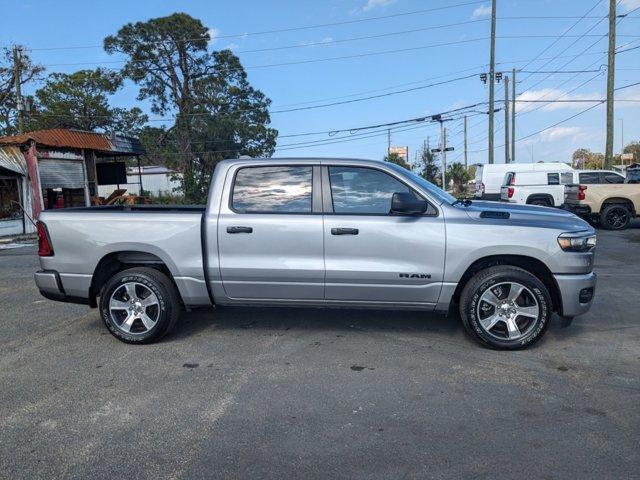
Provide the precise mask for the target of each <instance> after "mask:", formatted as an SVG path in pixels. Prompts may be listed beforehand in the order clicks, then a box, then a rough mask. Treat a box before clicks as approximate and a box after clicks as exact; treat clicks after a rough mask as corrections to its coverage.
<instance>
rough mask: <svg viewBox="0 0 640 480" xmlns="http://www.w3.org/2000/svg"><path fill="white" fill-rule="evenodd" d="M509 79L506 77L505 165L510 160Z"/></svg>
mask: <svg viewBox="0 0 640 480" xmlns="http://www.w3.org/2000/svg"><path fill="white" fill-rule="evenodd" d="M510 146H511V145H509V77H507V76H506V75H505V76H504V163H510V162H511V160H510V159H509V148H510Z"/></svg>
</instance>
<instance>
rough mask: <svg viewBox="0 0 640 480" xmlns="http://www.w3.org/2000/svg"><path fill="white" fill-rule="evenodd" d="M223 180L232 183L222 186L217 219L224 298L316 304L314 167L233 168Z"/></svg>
mask: <svg viewBox="0 0 640 480" xmlns="http://www.w3.org/2000/svg"><path fill="white" fill-rule="evenodd" d="M228 175H230V176H231V178H232V181H231V182H226V185H225V193H224V194H223V197H222V198H223V202H222V203H223V204H222V205H221V206H220V215H219V217H218V248H219V262H220V275H221V278H222V285H223V288H224V291H225V293H226V295H227V296H228V297H229V298H231V299H265V300H268V299H275V300H293V301H300V300H322V299H323V298H324V256H323V255H324V252H323V228H322V214H321V211H320V210H321V196H320V195H321V192H320V187H319V185H320V183H319V182H320V178H319V175H320V167H319V166H314V165H313V164H310V163H300V164H296V163H292V164H283V163H278V164H274V165H256V166H239V167H232V168H231V169H230V171H229V173H228ZM316 184H317V185H318V187H317V188H316V187H315V185H316ZM224 199H226V200H227V202H225V201H224Z"/></svg>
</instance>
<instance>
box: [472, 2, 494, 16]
mask: <svg viewBox="0 0 640 480" xmlns="http://www.w3.org/2000/svg"><path fill="white" fill-rule="evenodd" d="M489 15H491V6H490V5H487V6H484V5H480V6H479V7H478V8H476V9H475V10H474V11H473V15H471V16H472V17H473V18H479V17H488V16H489Z"/></svg>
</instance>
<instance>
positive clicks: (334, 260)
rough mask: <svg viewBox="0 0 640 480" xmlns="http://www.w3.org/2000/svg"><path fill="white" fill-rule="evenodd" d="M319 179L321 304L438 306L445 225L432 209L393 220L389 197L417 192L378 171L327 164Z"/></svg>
mask: <svg viewBox="0 0 640 480" xmlns="http://www.w3.org/2000/svg"><path fill="white" fill-rule="evenodd" d="M322 179H323V195H324V207H325V215H324V218H325V221H324V242H325V265H326V280H325V282H326V283H325V298H326V299H327V300H329V301H355V302H365V303H373V302H381V303H391V304H396V303H397V304H435V303H437V301H438V297H439V295H440V289H441V285H442V279H443V272H444V256H445V228H444V219H443V217H442V215H441V214H439V212H438V209H437V208H436V207H435V206H433V205H430V206H429V209H428V210H427V212H425V213H424V214H421V215H393V214H391V213H390V209H391V197H392V196H393V194H394V192H409V193H413V194H414V195H418V194H417V193H416V192H415V191H414V190H413V189H412V188H411V187H409V186H408V185H406V184H405V183H404V182H402V181H401V180H400V179H398V178H397V177H395V176H393V175H392V174H391V173H389V172H386V171H383V170H382V169H376V168H370V167H354V166H342V165H335V166H328V167H323V177H322ZM327 184H328V185H329V188H327V187H326V186H327ZM327 197H330V198H329V199H327Z"/></svg>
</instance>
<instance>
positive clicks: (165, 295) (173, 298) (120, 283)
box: [100, 267, 180, 343]
mask: <svg viewBox="0 0 640 480" xmlns="http://www.w3.org/2000/svg"><path fill="white" fill-rule="evenodd" d="M132 283H133V284H134V285H137V287H134V288H137V289H138V290H140V289H142V290H144V291H147V290H148V291H150V292H152V293H153V294H155V296H156V298H157V302H156V303H155V304H154V306H153V307H147V308H149V309H152V310H151V311H147V310H146V308H145V313H147V312H148V313H149V314H151V315H154V317H155V318H156V321H155V325H154V326H153V327H152V328H149V329H148V330H146V331H138V332H136V331H135V330H134V328H133V327H131V328H130V330H133V331H131V332H126V331H123V329H122V328H121V327H120V326H119V325H118V323H117V321H116V320H115V319H114V316H115V315H117V313H113V314H112V312H114V311H113V310H111V309H110V301H111V299H112V295H114V293H115V292H116V291H117V292H121V291H122V289H123V288H125V287H124V286H125V285H126V284H129V285H130V284H132ZM155 305H157V306H155ZM156 309H157V310H156ZM116 312H117V311H116ZM124 314H125V315H127V312H126V311H124ZM100 315H101V317H102V321H103V322H104V324H105V325H106V326H107V328H108V329H109V331H110V332H111V334H112V335H113V336H114V337H116V338H117V339H118V340H121V341H123V342H125V343H152V342H155V341H158V340H160V339H161V338H162V337H163V336H165V335H166V334H167V333H169V332H170V331H171V330H172V329H173V327H174V326H175V324H176V322H177V321H178V318H179V316H180V298H179V296H178V292H177V291H176V288H175V286H174V285H173V283H172V282H171V280H169V278H168V277H167V276H166V275H165V274H164V273H162V272H160V271H158V270H155V269H153V268H145V267H136V268H130V269H128V270H123V271H121V272H118V273H116V274H115V275H114V276H113V277H111V279H110V280H109V281H108V282H106V283H105V285H104V286H103V287H102V290H101V292H100ZM140 322H141V321H139V320H135V321H134V326H135V325H140ZM140 327H141V328H139V330H143V328H144V329H146V326H142V325H140Z"/></svg>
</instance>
